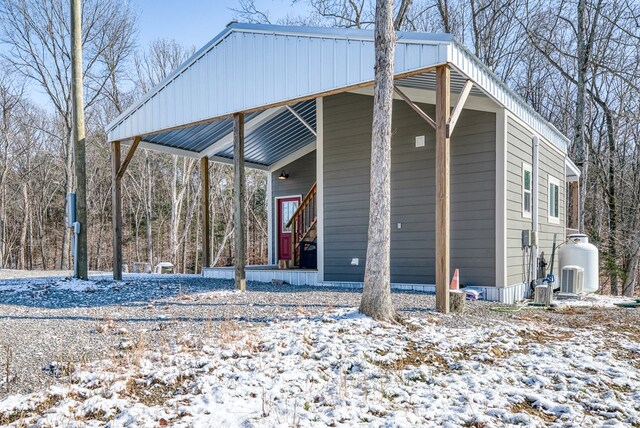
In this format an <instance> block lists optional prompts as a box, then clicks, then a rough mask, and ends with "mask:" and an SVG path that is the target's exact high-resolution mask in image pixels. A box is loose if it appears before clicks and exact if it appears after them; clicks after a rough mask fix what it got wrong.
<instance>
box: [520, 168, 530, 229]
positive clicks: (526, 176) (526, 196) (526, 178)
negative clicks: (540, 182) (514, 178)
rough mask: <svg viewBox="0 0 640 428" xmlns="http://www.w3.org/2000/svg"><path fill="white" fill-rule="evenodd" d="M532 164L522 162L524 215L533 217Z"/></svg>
mask: <svg viewBox="0 0 640 428" xmlns="http://www.w3.org/2000/svg"><path fill="white" fill-rule="evenodd" d="M531 180H532V178H531V165H529V164H526V163H523V164H522V217H526V218H531V187H532V183H531Z"/></svg>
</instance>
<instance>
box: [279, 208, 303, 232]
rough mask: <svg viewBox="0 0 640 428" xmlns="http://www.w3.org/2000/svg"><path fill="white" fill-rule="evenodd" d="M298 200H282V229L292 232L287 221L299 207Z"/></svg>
mask: <svg viewBox="0 0 640 428" xmlns="http://www.w3.org/2000/svg"><path fill="white" fill-rule="evenodd" d="M298 204H299V202H298V201H285V202H282V216H281V217H282V225H281V226H282V231H283V232H291V226H289V227H287V223H289V220H291V217H293V213H295V212H296V210H297V209H298Z"/></svg>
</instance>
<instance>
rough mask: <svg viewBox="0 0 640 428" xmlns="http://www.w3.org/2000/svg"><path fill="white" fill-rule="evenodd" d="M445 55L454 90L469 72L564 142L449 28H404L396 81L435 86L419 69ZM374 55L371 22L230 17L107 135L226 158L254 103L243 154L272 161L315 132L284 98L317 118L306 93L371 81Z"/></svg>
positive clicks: (481, 90) (561, 143)
mask: <svg viewBox="0 0 640 428" xmlns="http://www.w3.org/2000/svg"><path fill="white" fill-rule="evenodd" d="M447 62H448V63H450V64H451V65H452V80H451V88H452V92H458V91H459V90H460V88H461V85H462V84H464V81H465V80H466V79H467V78H470V79H471V80H473V81H474V83H475V85H474V89H473V90H472V95H476V96H486V97H489V98H491V99H493V100H494V101H496V102H497V103H498V104H500V105H502V106H504V107H505V108H507V109H508V110H510V111H511V112H512V113H514V114H515V115H517V116H518V117H520V118H521V119H522V120H523V121H525V122H526V123H528V124H529V125H530V126H531V127H532V128H534V129H536V130H537V131H538V132H539V133H540V134H541V135H542V136H543V137H545V138H546V139H547V140H549V141H550V142H552V143H554V144H555V145H556V146H558V147H559V148H560V149H562V150H563V151H566V142H567V139H566V137H564V136H563V135H562V134H561V133H560V132H559V131H558V130H556V129H555V128H554V127H553V126H552V125H551V124H549V123H548V122H546V121H545V120H544V119H543V118H542V117H541V116H540V115H539V114H537V113H536V112H535V111H534V110H533V108H531V107H529V106H528V105H527V104H526V103H525V102H524V101H523V100H522V99H521V98H520V97H518V96H517V95H516V94H515V93H514V92H513V91H511V90H510V89H509V88H508V87H507V86H506V85H505V84H504V83H502V82H501V81H500V80H498V78H497V77H496V76H495V75H493V73H491V71H490V70H489V69H488V68H487V67H485V66H484V65H483V64H482V63H481V62H480V61H479V60H478V59H477V58H476V57H475V56H473V55H472V54H471V53H469V52H468V51H467V50H466V49H465V48H464V47H463V46H462V45H460V44H459V43H457V42H455V41H454V40H453V39H452V37H451V36H450V35H448V34H426V33H405V32H400V33H398V44H397V47H396V53H395V64H394V66H395V73H396V75H399V76H400V77H402V79H401V80H399V81H398V82H399V84H400V85H403V86H409V87H415V88H421V89H433V88H434V87H435V80H434V76H433V73H424V74H419V73H420V71H421V70H426V69H428V68H432V67H434V66H436V65H440V64H444V63H447ZM373 65H374V46H373V32H372V31H371V30H354V29H335V28H311V27H290V26H273V25H257V24H238V23H234V24H231V25H229V26H228V27H227V28H226V29H225V30H224V31H223V32H221V33H220V34H219V35H217V36H216V37H215V38H214V39H213V40H211V42H209V43H208V44H207V45H206V46H204V47H203V48H202V49H200V50H199V51H198V52H196V53H195V54H194V55H193V56H192V57H191V58H190V59H189V60H187V61H186V62H185V63H184V64H183V65H182V66H180V67H179V68H178V69H177V70H175V71H174V72H173V73H171V74H170V75H169V76H168V77H167V78H166V79H165V80H164V81H162V82H161V83H160V84H158V85H157V86H156V87H154V88H153V89H152V90H151V91H150V92H149V93H148V94H146V95H145V96H144V97H143V98H141V99H140V100H139V101H138V102H136V103H135V104H133V105H132V106H131V107H130V108H128V109H127V110H126V111H125V112H123V113H122V114H121V115H120V116H119V117H118V118H116V119H115V120H114V121H113V122H112V123H111V124H110V125H109V126H108V127H107V132H108V138H109V141H116V140H120V141H127V140H129V139H132V138H133V137H136V136H141V137H142V138H143V142H144V144H143V145H142V146H143V147H148V148H155V149H158V150H161V151H167V152H174V153H180V154H183V155H191V156H195V157H200V156H215V157H218V158H230V157H231V156H232V150H231V148H230V144H231V141H230V135H231V131H232V121H231V119H230V116H231V115H232V114H233V113H236V112H242V111H245V112H246V111H249V112H250V113H248V114H247V115H246V117H245V121H246V137H245V138H246V143H245V152H246V160H247V161H248V162H251V163H254V164H259V165H270V164H273V163H274V162H277V161H278V160H280V159H282V158H283V157H285V156H286V155H287V154H289V153H292V152H293V151H295V150H297V148H300V147H303V146H304V145H306V144H309V143H310V142H313V141H315V136H314V134H313V133H312V132H311V131H310V130H309V129H308V128H307V127H306V126H305V125H304V124H303V123H302V122H300V120H299V119H298V118H296V116H295V115H294V114H293V113H291V111H289V110H288V109H287V108H284V107H282V106H283V105H285V104H288V105H291V106H293V108H294V110H296V111H297V112H298V113H299V114H300V115H301V116H302V117H303V118H304V119H305V120H306V121H307V122H308V123H309V124H310V125H311V126H312V127H315V102H311V101H308V100H311V99H313V98H315V97H317V96H321V95H323V94H327V93H332V92H338V91H346V90H350V89H354V88H358V87H360V86H364V85H370V84H371V82H372V81H373V78H374V75H373V74H374V70H373ZM456 85H457V86H456ZM459 87H460V88H459Z"/></svg>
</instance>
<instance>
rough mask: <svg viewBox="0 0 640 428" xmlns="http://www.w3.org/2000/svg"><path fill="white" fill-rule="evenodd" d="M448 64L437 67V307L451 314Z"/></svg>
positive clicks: (438, 309) (440, 310)
mask: <svg viewBox="0 0 640 428" xmlns="http://www.w3.org/2000/svg"><path fill="white" fill-rule="evenodd" d="M450 112H451V110H450V92H449V65H441V66H438V67H437V69H436V310H437V311H438V312H442V313H445V314H446V313H449V255H450V243H449V227H450V218H449V200H450V192H449V190H450V187H449V174H450V161H451V151H450V147H449V132H448V130H447V127H448V123H449V115H450Z"/></svg>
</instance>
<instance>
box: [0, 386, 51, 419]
mask: <svg viewBox="0 0 640 428" xmlns="http://www.w3.org/2000/svg"><path fill="white" fill-rule="evenodd" d="M62 398H63V397H62V396H60V395H56V394H54V395H49V396H48V397H47V398H46V399H45V400H44V401H41V402H40V403H38V404H37V405H36V406H35V407H34V408H33V409H28V410H16V411H13V412H11V413H5V414H2V413H0V425H2V426H5V425H9V424H12V423H14V422H16V421H19V420H21V419H25V418H29V417H33V416H40V415H42V414H43V413H45V412H46V411H47V410H48V409H50V408H52V407H55V406H56V405H58V403H60V401H62ZM26 425H27V424H25V426H26Z"/></svg>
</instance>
